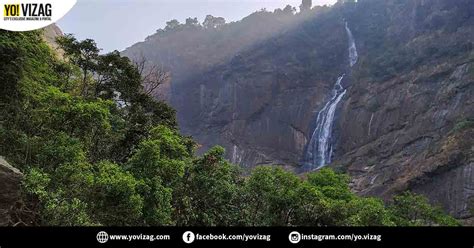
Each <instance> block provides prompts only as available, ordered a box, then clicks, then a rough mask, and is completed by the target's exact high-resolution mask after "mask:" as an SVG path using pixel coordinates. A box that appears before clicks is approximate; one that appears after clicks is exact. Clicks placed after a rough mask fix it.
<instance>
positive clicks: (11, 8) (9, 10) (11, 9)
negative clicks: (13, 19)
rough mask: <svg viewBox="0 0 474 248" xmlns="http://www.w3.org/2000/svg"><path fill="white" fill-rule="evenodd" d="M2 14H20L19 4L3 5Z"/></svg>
mask: <svg viewBox="0 0 474 248" xmlns="http://www.w3.org/2000/svg"><path fill="white" fill-rule="evenodd" d="M3 16H20V5H19V4H5V5H3Z"/></svg>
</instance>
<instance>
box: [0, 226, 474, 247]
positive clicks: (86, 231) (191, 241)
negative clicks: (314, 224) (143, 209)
mask: <svg viewBox="0 0 474 248" xmlns="http://www.w3.org/2000/svg"><path fill="white" fill-rule="evenodd" d="M414 244H421V245H423V246H422V247H439V246H440V244H452V246H451V247H456V248H464V247H465V248H473V247H474V228H473V227H455V228H449V227H412V228H411V227H407V228H398V227H397V228H389V227H380V228H379V227H368V228H362V227H320V228H310V227H294V228H292V227H261V228H260V227H259V228H243V227H210V228H203V227H3V228H0V248H16V247H19V248H20V247H21V248H22V247H32V245H33V247H70V246H73V247H76V246H79V247H103V248H106V247H209V246H212V245H218V246H219V247H411V246H413V245H414Z"/></svg>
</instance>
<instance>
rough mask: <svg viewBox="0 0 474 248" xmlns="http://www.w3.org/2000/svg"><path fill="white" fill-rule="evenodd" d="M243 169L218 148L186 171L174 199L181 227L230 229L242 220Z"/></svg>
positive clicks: (194, 162) (177, 219)
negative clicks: (232, 162)
mask: <svg viewBox="0 0 474 248" xmlns="http://www.w3.org/2000/svg"><path fill="white" fill-rule="evenodd" d="M240 181H241V179H240V176H239V170H238V168H237V167H236V166H234V165H231V164H230V163H229V162H227V161H226V160H225V159H224V149H223V148H222V147H214V148H212V149H210V150H209V151H208V152H207V153H206V154H204V156H202V157H200V158H197V159H195V160H194V161H193V163H192V164H191V165H190V166H189V167H187V168H186V171H185V173H184V177H183V181H182V183H181V185H179V186H178V187H177V192H176V194H175V196H174V206H175V213H174V217H175V219H176V222H177V225H188V226H189V225H191V226H229V225H235V224H236V223H238V222H239V220H240V216H239V213H240V207H239V204H240V201H239V195H240V193H239V189H240V187H239V185H240V183H241V182H240Z"/></svg>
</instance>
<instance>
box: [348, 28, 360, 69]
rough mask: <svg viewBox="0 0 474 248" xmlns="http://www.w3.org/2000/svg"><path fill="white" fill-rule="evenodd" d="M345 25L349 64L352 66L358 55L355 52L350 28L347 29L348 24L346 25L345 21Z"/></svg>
mask: <svg viewBox="0 0 474 248" xmlns="http://www.w3.org/2000/svg"><path fill="white" fill-rule="evenodd" d="M345 27H346V33H347V37H348V39H349V64H350V66H351V67H352V66H354V65H355V64H356V63H357V59H358V58H359V55H358V54H357V48H356V44H355V40H354V36H352V32H351V30H350V29H349V26H347V22H346V24H345Z"/></svg>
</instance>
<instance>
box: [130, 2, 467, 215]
mask: <svg viewBox="0 0 474 248" xmlns="http://www.w3.org/2000/svg"><path fill="white" fill-rule="evenodd" d="M341 2H342V1H341ZM278 13H279V12H278ZM278 13H269V12H257V13H255V14H253V15H251V16H250V17H248V18H256V17H261V18H263V17H267V18H268V20H269V21H267V23H279V21H278V20H281V19H279V18H280V17H279V15H280V14H278ZM472 13H474V4H472V2H471V1H469V0H455V1H451V0H432V1H422V0H409V1H399V0H384V1H378V0H377V1H376V0H359V1H357V3H353V2H350V1H347V3H338V4H336V5H334V6H332V7H316V8H313V9H312V10H310V11H307V12H304V13H297V14H294V13H293V12H292V13H287V15H286V16H287V17H286V18H287V19H285V20H284V21H283V22H284V23H285V24H284V25H277V26H278V28H275V29H270V28H269V29H266V28H264V27H260V26H258V25H254V24H255V23H260V22H257V21H251V20H250V19H244V20H242V21H241V22H237V23H231V24H225V25H223V26H221V27H220V28H217V29H211V30H207V29H204V30H201V28H200V27H197V28H196V30H195V31H187V30H184V29H179V30H171V31H165V32H164V33H163V32H158V33H157V34H155V35H153V36H150V38H149V39H147V40H146V41H144V42H142V43H138V44H136V45H134V46H132V47H130V48H128V49H127V50H126V51H124V52H123V54H125V55H128V56H130V57H132V58H133V56H134V54H144V55H145V56H146V57H147V58H148V59H149V60H151V61H153V62H155V63H160V64H163V65H164V66H165V67H166V68H168V69H169V70H171V73H172V74H173V79H172V82H171V90H169V91H168V93H167V95H168V99H169V102H170V103H171V105H172V106H173V107H174V108H176V110H177V117H178V123H179V126H180V128H181V130H182V131H183V132H184V133H185V134H187V135H192V136H193V137H194V138H195V139H196V140H197V142H198V143H199V144H201V145H202V150H206V149H208V148H209V147H211V146H212V145H214V144H219V145H222V146H224V147H225V148H226V150H227V155H226V156H227V158H228V159H230V160H231V161H232V162H233V163H237V164H240V165H242V166H244V167H253V166H256V165H261V164H277V165H284V166H285V167H286V168H287V169H290V170H293V171H296V172H298V171H301V166H302V165H303V164H304V163H305V161H304V158H305V154H306V153H307V151H308V144H309V141H310V140H311V137H312V134H313V131H314V129H315V128H316V121H317V120H316V119H317V115H318V112H319V111H320V110H321V109H323V107H324V106H325V104H326V102H327V101H328V99H329V98H330V96H331V91H332V89H333V86H334V84H335V82H336V80H337V79H338V77H339V76H340V75H341V74H342V73H345V77H344V79H343V80H342V82H341V83H342V86H343V88H344V89H345V90H347V92H346V93H345V95H344V97H343V98H342V100H341V102H340V103H339V104H338V105H337V108H336V109H335V116H334V121H333V125H332V131H331V134H332V137H331V139H330V141H329V143H330V147H331V153H330V154H331V155H330V158H331V159H330V161H332V163H331V164H330V166H331V167H333V168H335V169H337V170H339V171H345V172H348V173H349V174H350V175H351V176H352V178H353V180H352V182H351V186H352V188H353V190H355V191H356V192H359V193H360V194H362V195H376V196H381V197H383V198H384V199H387V200H389V199H391V197H392V196H393V195H394V194H397V193H399V192H402V191H404V190H407V189H410V190H413V191H415V192H419V193H423V194H425V195H427V196H428V197H429V199H430V201H431V202H433V203H436V204H441V205H442V206H443V207H444V208H445V209H446V210H448V211H449V212H450V213H451V214H453V215H455V216H456V217H458V218H462V219H467V218H469V217H470V216H472V208H473V195H474V191H473V189H474V179H473V178H474V174H473V173H474V172H473V166H474V164H473V150H472V147H473V138H472V137H473V135H472V134H473V124H472V123H473V120H474V108H473V102H472V91H473V80H474V73H473V72H474V66H473V59H474V52H473V39H474V17H473V16H472ZM344 21H347V23H348V27H349V29H350V30H351V31H352V34H353V36H354V40H355V44H356V46H357V51H358V55H359V57H358V61H357V63H356V64H355V65H354V66H353V67H350V66H349V58H348V36H347V33H346V30H345V28H344V23H345V22H344ZM238 28H240V29H238ZM228 30H239V32H238V33H232V32H230V31H228ZM255 30H257V31H255ZM266 31H268V32H266ZM246 32H247V33H246ZM248 32H256V33H257V34H259V35H258V38H255V39H251V40H248V41H245V42H244V41H243V40H242V39H243V38H241V37H247V36H249V33H248ZM233 34H235V35H233ZM238 34H241V36H239V35H238ZM187 35H195V36H199V35H202V36H204V37H206V38H193V39H188V38H183V37H188V36H187ZM193 37H194V36H193ZM250 37H253V36H250ZM178 41H179V42H178ZM236 44H237V45H236ZM170 46H176V47H175V48H170ZM209 47H211V48H213V49H214V50H213V49H209ZM201 48H202V50H201ZM205 48H206V49H205ZM204 50H205V51H206V52H199V51H204ZM190 51H191V52H190ZM209 51H211V52H209ZM191 68H192V69H191Z"/></svg>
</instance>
